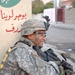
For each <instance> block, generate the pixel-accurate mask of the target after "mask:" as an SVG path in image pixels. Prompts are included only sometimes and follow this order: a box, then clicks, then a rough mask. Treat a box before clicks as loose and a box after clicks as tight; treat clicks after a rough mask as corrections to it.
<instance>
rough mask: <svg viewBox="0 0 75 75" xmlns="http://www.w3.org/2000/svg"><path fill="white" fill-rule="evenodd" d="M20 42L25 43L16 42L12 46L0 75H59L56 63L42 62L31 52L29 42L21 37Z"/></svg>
mask: <svg viewBox="0 0 75 75" xmlns="http://www.w3.org/2000/svg"><path fill="white" fill-rule="evenodd" d="M20 41H24V42H25V43H22V42H18V43H17V44H16V45H14V47H13V48H12V50H11V52H9V53H8V57H7V58H6V60H5V62H4V63H3V67H2V68H0V75H59V74H58V73H59V70H58V67H57V65H56V63H54V62H45V61H44V60H42V59H41V58H40V57H39V56H38V55H37V53H36V52H35V50H33V48H32V46H33V43H32V42H31V41H29V40H28V39H26V38H23V37H22V38H21V39H20ZM52 63H53V64H54V67H55V68H56V69H57V71H58V73H57V72H56V70H55V68H54V67H53V66H52Z"/></svg>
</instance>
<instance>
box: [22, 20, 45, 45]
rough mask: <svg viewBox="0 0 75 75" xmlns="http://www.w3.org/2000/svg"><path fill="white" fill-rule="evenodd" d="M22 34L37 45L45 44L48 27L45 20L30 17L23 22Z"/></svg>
mask: <svg viewBox="0 0 75 75" xmlns="http://www.w3.org/2000/svg"><path fill="white" fill-rule="evenodd" d="M21 35H22V36H23V37H27V38H28V39H29V40H31V41H32V42H33V43H34V44H35V45H36V46H43V43H44V41H45V36H46V28H45V25H44V22H43V21H40V20H36V19H29V20H27V21H25V22H24V23H23V26H22V29H21Z"/></svg>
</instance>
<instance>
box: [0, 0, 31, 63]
mask: <svg viewBox="0 0 75 75" xmlns="http://www.w3.org/2000/svg"><path fill="white" fill-rule="evenodd" d="M31 17H32V6H31V0H12V1H11V0H1V3H0V62H1V61H2V58H3V56H4V54H5V53H6V51H7V49H8V48H9V47H11V46H13V45H14V43H15V42H16V41H17V40H19V38H20V29H21V27H22V24H23V22H24V21H25V20H27V19H29V18H31Z"/></svg>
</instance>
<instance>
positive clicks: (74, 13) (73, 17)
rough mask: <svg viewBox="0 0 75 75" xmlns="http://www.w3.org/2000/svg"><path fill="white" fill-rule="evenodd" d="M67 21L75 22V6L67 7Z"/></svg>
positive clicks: (69, 22)
mask: <svg viewBox="0 0 75 75" xmlns="http://www.w3.org/2000/svg"><path fill="white" fill-rule="evenodd" d="M65 23H68V24H75V8H71V9H65Z"/></svg>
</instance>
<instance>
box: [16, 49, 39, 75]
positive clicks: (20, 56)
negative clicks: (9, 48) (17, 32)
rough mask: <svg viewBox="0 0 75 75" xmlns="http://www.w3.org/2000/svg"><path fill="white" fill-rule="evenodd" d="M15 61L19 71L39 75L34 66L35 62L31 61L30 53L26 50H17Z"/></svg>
mask: <svg viewBox="0 0 75 75" xmlns="http://www.w3.org/2000/svg"><path fill="white" fill-rule="evenodd" d="M15 55H16V60H17V63H18V65H19V67H20V68H21V69H23V70H24V71H25V72H27V73H28V74H29V75H34V74H35V75H39V73H38V69H37V67H36V65H35V62H36V61H35V60H34V59H33V57H32V55H31V52H29V51H28V49H26V48H18V49H17V50H16V51H15Z"/></svg>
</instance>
